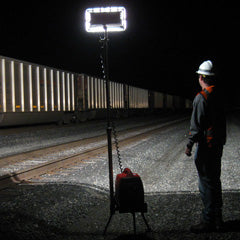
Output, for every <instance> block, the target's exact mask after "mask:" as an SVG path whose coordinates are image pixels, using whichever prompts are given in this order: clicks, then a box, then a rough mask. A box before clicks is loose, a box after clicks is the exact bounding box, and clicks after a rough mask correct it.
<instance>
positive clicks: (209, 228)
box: [190, 221, 216, 233]
mask: <svg viewBox="0 0 240 240" xmlns="http://www.w3.org/2000/svg"><path fill="white" fill-rule="evenodd" d="M190 231H191V232H193V233H208V232H214V231H216V225H215V224H214V223H206V222H203V221H201V222H200V223H199V224H196V225H193V226H191V227H190Z"/></svg>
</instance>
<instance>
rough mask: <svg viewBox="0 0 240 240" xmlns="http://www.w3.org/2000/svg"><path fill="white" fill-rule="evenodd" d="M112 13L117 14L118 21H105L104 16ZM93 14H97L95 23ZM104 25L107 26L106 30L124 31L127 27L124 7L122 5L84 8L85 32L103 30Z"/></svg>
mask: <svg viewBox="0 0 240 240" xmlns="http://www.w3.org/2000/svg"><path fill="white" fill-rule="evenodd" d="M108 13H109V14H108ZM113 13H116V14H119V19H118V22H111V21H109V22H107V23H106V17H107V16H110V15H111V14H112V15H113ZM94 16H98V21H97V23H96V22H94V21H93V17H94ZM101 16H102V19H103V21H102V22H101V19H99V17H100V18H101ZM116 16H118V15H116ZM116 16H115V20H116ZM104 18H105V20H104ZM104 21H105V22H104ZM105 27H106V28H107V31H108V32H120V31H125V30H126V28H127V20H126V9H125V8H124V7H98V8H88V9H86V11H85V28H86V31H87V32H105Z"/></svg>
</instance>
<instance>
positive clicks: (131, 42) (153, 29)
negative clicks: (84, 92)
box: [0, 0, 240, 104]
mask: <svg viewBox="0 0 240 240" xmlns="http://www.w3.org/2000/svg"><path fill="white" fill-rule="evenodd" d="M106 2H107V3H108V5H110V4H112V5H121V6H124V7H125V8H126V10H127V20H128V27H127V30H126V31H125V32H120V33H111V34H109V38H110V43H109V44H110V49H109V68H110V79H111V80H113V81H117V82H122V83H128V84H130V85H133V86H138V87H142V88H148V89H151V90H156V91H160V92H167V93H170V94H176V95H182V96H185V97H189V98H193V97H194V95H195V94H196V93H197V92H198V91H199V86H198V79H197V74H196V73H195V72H196V70H197V69H198V66H199V65H200V64H201V63H202V62H203V61H204V60H208V59H210V60H212V61H213V64H214V65H215V67H216V69H217V73H218V78H217V81H218V83H219V87H221V88H222V89H223V90H224V96H223V97H225V98H226V102H229V103H237V102H238V104H240V100H237V99H238V98H240V97H238V92H239V87H238V86H237V84H239V83H238V82H240V81H239V74H238V70H239V68H240V67H239V63H240V60H239V59H240V33H239V32H240V11H239V10H240V9H239V7H234V6H231V7H230V6H226V5H225V1H223V0H222V1H221V0H219V1H216V2H217V3H216V4H213V5H212V6H209V4H204V3H202V4H201V1H194V2H195V3H194V5H193V4H190V3H189V4H188V2H191V1H176V2H178V5H176V4H173V5H172V7H169V6H166V5H165V4H162V1H158V4H157V5H156V3H157V1H140V0H131V1H130V0H129V1H110V0H109V1H95V0H93V1H91V0H88V1H86V0H78V1H76V0H69V1H55V0H51V1H24V0H23V1H18V2H14V3H12V2H10V1H9V3H6V4H5V5H4V6H3V7H1V14H0V34H1V37H0V55H3V56H7V57H13V58H17V59H20V60H25V61H29V62H33V63H38V64H42V65H46V66H50V67H55V68H59V69H64V70H68V71H72V72H77V73H86V74H89V75H93V76H98V77H102V73H101V64H100V57H99V54H100V44H99V34H94V33H87V32H86V31H85V28H84V11H85V9H86V8H88V7H95V6H106ZM204 2H209V1H204ZM210 2H211V1H210ZM213 2H214V1H213ZM179 3H181V5H180V4H179Z"/></svg>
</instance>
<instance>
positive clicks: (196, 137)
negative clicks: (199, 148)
mask: <svg viewBox="0 0 240 240" xmlns="http://www.w3.org/2000/svg"><path fill="white" fill-rule="evenodd" d="M222 98H223V97H222V96H220V95H219V93H218V92H217V90H216V87H215V86H214V85H212V86H209V87H207V88H205V89H203V90H202V91H201V92H199V93H198V94H197V95H196V97H195V98H194V101H193V111H192V117H191V124H190V133H189V143H188V145H190V146H192V145H193V144H194V143H195V142H198V143H200V144H201V143H207V145H208V146H209V147H212V145H214V144H221V145H224V144H225V142H226V118H225V113H224V107H223V101H222Z"/></svg>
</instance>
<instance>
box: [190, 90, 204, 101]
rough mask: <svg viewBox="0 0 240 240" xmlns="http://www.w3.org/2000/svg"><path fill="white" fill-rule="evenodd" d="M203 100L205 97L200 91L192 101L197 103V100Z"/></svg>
mask: <svg viewBox="0 0 240 240" xmlns="http://www.w3.org/2000/svg"><path fill="white" fill-rule="evenodd" d="M204 100H205V98H204V96H203V94H202V91H201V92H199V93H198V94H197V95H196V96H195V98H194V100H193V102H194V103H198V102H202V101H204Z"/></svg>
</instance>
